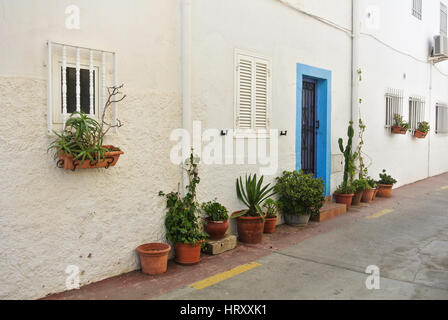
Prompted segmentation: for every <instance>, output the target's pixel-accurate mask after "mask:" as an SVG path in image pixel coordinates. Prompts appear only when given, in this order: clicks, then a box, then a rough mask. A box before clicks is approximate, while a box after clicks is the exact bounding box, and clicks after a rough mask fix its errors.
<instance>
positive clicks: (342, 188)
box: [335, 183, 356, 194]
mask: <svg viewBox="0 0 448 320" xmlns="http://www.w3.org/2000/svg"><path fill="white" fill-rule="evenodd" d="M355 191H356V189H355V187H354V186H353V185H351V184H347V185H344V184H343V183H342V184H340V185H339V187H338V188H337V189H336V191H335V193H337V194H353V193H355Z"/></svg>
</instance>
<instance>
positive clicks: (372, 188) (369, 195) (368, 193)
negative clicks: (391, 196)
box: [361, 177, 378, 203]
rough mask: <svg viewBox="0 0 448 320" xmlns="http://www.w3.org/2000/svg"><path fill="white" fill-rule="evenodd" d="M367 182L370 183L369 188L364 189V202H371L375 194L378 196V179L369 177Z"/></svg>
mask: <svg viewBox="0 0 448 320" xmlns="http://www.w3.org/2000/svg"><path fill="white" fill-rule="evenodd" d="M366 180H367V183H368V184H369V189H367V190H365V191H364V194H363V195H362V199H361V201H362V202H367V203H369V202H371V201H372V200H373V199H374V198H375V196H376V192H377V187H378V184H377V183H376V181H375V180H374V179H372V178H371V177H367V179H366Z"/></svg>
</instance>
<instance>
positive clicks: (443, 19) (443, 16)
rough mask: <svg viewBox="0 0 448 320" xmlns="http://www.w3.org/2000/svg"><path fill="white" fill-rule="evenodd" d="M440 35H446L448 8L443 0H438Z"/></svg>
mask: <svg viewBox="0 0 448 320" xmlns="http://www.w3.org/2000/svg"><path fill="white" fill-rule="evenodd" d="M440 35H441V36H445V37H446V36H447V35H448V9H447V6H446V5H445V4H444V3H443V2H440Z"/></svg>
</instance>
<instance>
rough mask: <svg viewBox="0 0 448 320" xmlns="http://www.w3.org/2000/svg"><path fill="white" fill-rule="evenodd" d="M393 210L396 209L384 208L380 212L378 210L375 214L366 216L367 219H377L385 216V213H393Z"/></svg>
mask: <svg viewBox="0 0 448 320" xmlns="http://www.w3.org/2000/svg"><path fill="white" fill-rule="evenodd" d="M393 211H394V210H392V209H384V210H382V211H380V212H377V213H375V214H372V215H371V216H368V217H366V219H376V218H379V217H382V216H384V215H385V214H388V213H391V212H393Z"/></svg>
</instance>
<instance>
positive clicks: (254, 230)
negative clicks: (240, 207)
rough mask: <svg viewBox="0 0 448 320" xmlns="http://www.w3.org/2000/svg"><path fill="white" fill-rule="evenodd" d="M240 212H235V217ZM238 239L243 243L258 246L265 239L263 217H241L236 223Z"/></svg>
mask: <svg viewBox="0 0 448 320" xmlns="http://www.w3.org/2000/svg"><path fill="white" fill-rule="evenodd" d="M239 212H241V211H238V212H234V213H233V214H232V215H235V214H237V213H239ZM236 225H237V230H238V238H239V240H240V241H241V242H243V243H250V244H257V243H260V242H261V240H262V239H263V230H264V221H263V218H261V217H239V218H237V221H236Z"/></svg>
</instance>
